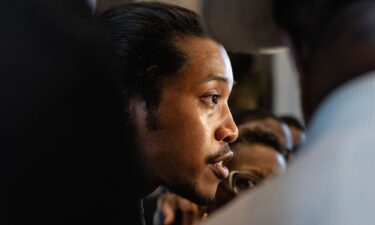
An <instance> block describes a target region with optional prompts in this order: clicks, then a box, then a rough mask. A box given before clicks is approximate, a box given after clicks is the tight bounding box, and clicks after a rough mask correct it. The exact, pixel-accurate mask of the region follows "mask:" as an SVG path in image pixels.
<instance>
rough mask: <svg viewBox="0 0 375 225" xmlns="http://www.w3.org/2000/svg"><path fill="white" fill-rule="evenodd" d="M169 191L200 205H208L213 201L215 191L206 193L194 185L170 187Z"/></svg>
mask: <svg viewBox="0 0 375 225" xmlns="http://www.w3.org/2000/svg"><path fill="white" fill-rule="evenodd" d="M171 191H172V192H174V193H176V194H177V195H180V196H182V197H184V198H186V199H188V200H190V201H192V202H194V203H195V204H197V205H201V206H205V205H209V204H211V203H213V202H214V201H215V193H212V194H206V193H204V192H202V191H199V190H197V189H196V188H195V187H189V188H187V187H186V186H185V187H181V186H179V187H176V188H171Z"/></svg>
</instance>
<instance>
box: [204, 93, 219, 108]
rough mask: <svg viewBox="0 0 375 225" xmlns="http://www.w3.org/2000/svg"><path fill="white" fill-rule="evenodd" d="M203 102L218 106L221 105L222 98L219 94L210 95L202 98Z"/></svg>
mask: <svg viewBox="0 0 375 225" xmlns="http://www.w3.org/2000/svg"><path fill="white" fill-rule="evenodd" d="M201 98H202V99H203V100H205V101H208V102H209V103H210V105H213V106H215V105H217V104H218V103H219V98H220V95H218V94H210V95H205V96H203V97H201Z"/></svg>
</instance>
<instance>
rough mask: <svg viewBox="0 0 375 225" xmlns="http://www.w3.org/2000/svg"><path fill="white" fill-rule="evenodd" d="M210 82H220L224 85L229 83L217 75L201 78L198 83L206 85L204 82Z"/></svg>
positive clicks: (226, 79)
mask: <svg viewBox="0 0 375 225" xmlns="http://www.w3.org/2000/svg"><path fill="white" fill-rule="evenodd" d="M210 81H220V82H224V83H227V84H228V83H229V81H228V78H226V77H222V76H219V75H209V76H207V77H205V78H203V79H202V80H201V82H200V83H206V82H210Z"/></svg>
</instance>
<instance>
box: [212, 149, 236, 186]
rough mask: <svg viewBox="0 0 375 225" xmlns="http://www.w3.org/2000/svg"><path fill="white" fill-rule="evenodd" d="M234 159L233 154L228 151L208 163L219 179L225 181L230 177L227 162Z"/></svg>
mask: <svg viewBox="0 0 375 225" xmlns="http://www.w3.org/2000/svg"><path fill="white" fill-rule="evenodd" d="M232 157H233V152H232V151H230V150H227V151H226V152H225V153H223V154H221V155H220V156H218V157H215V158H214V159H212V160H210V161H209V162H208V163H209V164H210V166H211V169H212V171H213V172H214V174H215V175H216V176H217V177H218V178H219V179H221V180H222V179H225V178H226V177H228V175H229V171H228V168H227V167H226V164H227V162H228V161H229V160H230V159H231V158H232Z"/></svg>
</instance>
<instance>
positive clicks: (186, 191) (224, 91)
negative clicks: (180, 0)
mask: <svg viewBox="0 0 375 225" xmlns="http://www.w3.org/2000/svg"><path fill="white" fill-rule="evenodd" d="M177 46H178V47H179V48H180V50H181V51H183V52H184V53H185V54H186V55H187V56H188V61H187V63H186V65H185V67H184V70H183V71H182V72H181V73H180V74H178V75H176V76H175V77H174V78H173V79H172V80H168V81H167V82H165V85H164V87H163V89H162V96H161V101H160V104H159V106H158V108H157V110H156V111H155V112H154V118H155V119H156V120H157V121H156V124H157V125H158V128H157V129H156V130H150V129H148V128H147V126H146V121H145V118H146V116H147V112H146V110H145V105H144V102H142V101H140V100H134V101H133V103H131V105H133V106H134V107H133V111H134V113H133V114H134V115H135V116H134V119H135V124H136V131H137V136H138V143H139V148H140V150H141V153H142V156H143V159H144V162H145V167H146V169H145V173H146V174H145V175H147V176H148V179H149V181H151V182H154V183H155V184H156V185H157V184H160V183H161V184H164V185H166V186H167V187H169V188H170V189H171V190H173V191H175V192H176V193H177V194H180V195H182V196H184V197H186V198H189V199H191V200H193V201H195V202H197V203H199V204H206V203H208V202H209V201H211V200H212V199H213V198H214V196H215V193H216V190H217V186H218V184H219V182H220V181H221V180H222V179H224V178H226V177H227V176H228V169H227V168H226V166H225V163H226V162H227V161H228V160H230V158H231V157H232V152H231V151H230V150H229V148H228V143H229V142H232V141H234V140H235V139H236V138H237V133H238V131H237V127H236V125H235V124H234V122H233V119H232V115H231V113H230V110H229V108H228V103H227V100H228V97H229V95H230V92H231V89H232V85H233V75H232V69H231V66H230V62H229V58H228V56H227V53H226V51H225V50H224V49H223V48H222V47H221V46H220V45H218V44H217V43H216V42H214V41H212V40H211V39H207V38H199V37H189V38H184V39H180V40H178V41H177ZM161 57H162V56H161Z"/></svg>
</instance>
